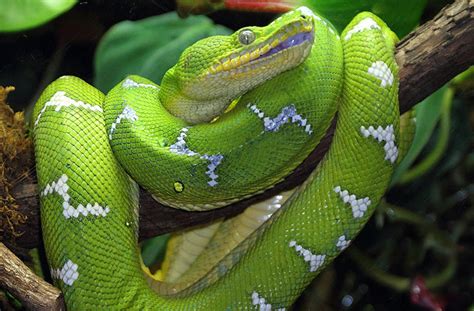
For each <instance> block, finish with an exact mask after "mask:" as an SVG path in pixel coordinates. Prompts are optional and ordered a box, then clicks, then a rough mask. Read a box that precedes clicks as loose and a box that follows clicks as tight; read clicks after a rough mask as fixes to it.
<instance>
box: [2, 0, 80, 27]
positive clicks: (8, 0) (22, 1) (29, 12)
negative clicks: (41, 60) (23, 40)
mask: <svg viewBox="0 0 474 311" xmlns="http://www.w3.org/2000/svg"><path fill="white" fill-rule="evenodd" d="M76 2H77V1H76V0H41V1H39V0H4V1H2V2H1V7H0V31H19V30H24V29H28V28H33V27H36V26H39V25H41V24H44V23H46V22H48V21H50V20H51V19H53V18H55V17H56V16H58V15H60V14H62V13H64V12H66V11H67V10H69V9H70V8H71V7H73V6H74V5H75V4H76Z"/></svg>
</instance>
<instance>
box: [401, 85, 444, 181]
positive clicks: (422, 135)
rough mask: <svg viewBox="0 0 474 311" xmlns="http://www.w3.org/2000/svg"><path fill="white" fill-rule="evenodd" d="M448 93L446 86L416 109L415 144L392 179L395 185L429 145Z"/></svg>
mask: <svg viewBox="0 0 474 311" xmlns="http://www.w3.org/2000/svg"><path fill="white" fill-rule="evenodd" d="M447 91H448V87H447V86H444V87H442V88H441V89H439V90H438V91H436V92H435V93H433V94H431V96H429V97H428V98H426V99H425V100H423V101H422V102H421V103H419V104H418V105H417V106H416V107H415V109H416V132H415V137H414V138H413V143H412V145H411V147H410V149H409V150H408V153H407V154H406V156H405V158H404V159H403V161H402V162H401V163H400V165H398V167H397V169H396V170H395V172H394V174H393V177H392V184H395V183H396V182H397V181H398V180H399V179H400V177H401V176H402V174H403V173H404V172H405V171H406V170H407V169H408V168H409V167H410V166H411V165H412V164H413V162H415V160H416V158H417V157H418V155H419V154H420V152H421V150H422V149H423V147H424V146H425V145H426V144H427V143H428V140H429V139H430V137H431V135H432V133H433V131H434V129H435V126H436V124H437V123H438V120H439V118H440V115H441V110H442V109H441V108H442V104H443V98H444V97H445V95H446V92H447Z"/></svg>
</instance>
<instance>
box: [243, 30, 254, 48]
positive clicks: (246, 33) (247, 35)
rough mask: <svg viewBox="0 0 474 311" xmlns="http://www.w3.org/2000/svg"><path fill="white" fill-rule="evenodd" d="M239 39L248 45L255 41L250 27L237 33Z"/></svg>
mask: <svg viewBox="0 0 474 311" xmlns="http://www.w3.org/2000/svg"><path fill="white" fill-rule="evenodd" d="M239 41H240V43H242V44H244V45H248V44H250V43H252V42H253V41H255V34H254V33H253V31H252V30H250V29H244V30H242V31H241V32H240V33H239Z"/></svg>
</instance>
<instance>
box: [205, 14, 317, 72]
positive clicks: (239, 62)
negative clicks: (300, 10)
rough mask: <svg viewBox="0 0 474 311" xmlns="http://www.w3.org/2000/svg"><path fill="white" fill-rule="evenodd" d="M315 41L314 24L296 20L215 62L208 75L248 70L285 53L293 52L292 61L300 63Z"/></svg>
mask: <svg viewBox="0 0 474 311" xmlns="http://www.w3.org/2000/svg"><path fill="white" fill-rule="evenodd" d="M313 41H314V31H313V24H312V23H311V22H309V21H304V22H294V23H291V24H289V25H287V26H285V27H283V28H282V29H281V30H279V31H277V32H276V33H275V34H274V35H272V36H271V38H270V39H268V40H266V41H265V42H263V43H261V44H259V45H258V46H257V47H255V48H253V49H250V50H249V49H247V50H243V51H242V52H240V53H233V54H231V55H230V56H229V57H224V58H222V59H220V60H219V61H218V62H217V63H215V64H214V65H213V66H212V67H211V68H210V69H209V70H208V72H207V74H208V75H215V74H219V73H222V74H226V73H227V74H229V73H231V72H235V71H240V72H242V71H248V70H251V69H253V68H254V67H256V66H258V65H257V63H260V62H263V61H270V60H271V59H275V58H280V57H279V56H283V55H282V54H284V53H289V52H290V51H292V50H293V51H294V50H296V51H298V50H301V51H302V53H293V54H294V55H292V56H293V57H291V58H294V59H293V60H292V61H294V62H295V63H299V62H301V61H302V60H304V59H305V58H306V57H307V56H308V55H309V51H310V50H311V46H312V44H313Z"/></svg>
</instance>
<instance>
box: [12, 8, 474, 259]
mask: <svg viewBox="0 0 474 311" xmlns="http://www.w3.org/2000/svg"><path fill="white" fill-rule="evenodd" d="M396 59H397V62H398V64H399V67H400V90H399V97H400V110H401V112H405V111H407V110H409V109H410V108H411V107H413V106H414V105H415V104H416V103H418V102H419V101H421V100H422V99H424V98H425V97H427V96H428V95H430V94H431V93H433V92H434V91H436V90H437V89H438V88H439V87H441V86H442V85H443V84H445V83H446V82H448V81H449V80H450V79H452V78H453V77H454V76H456V75H457V74H459V73H461V72H463V71H464V70H466V69H467V68H468V67H469V66H471V65H473V64H474V18H473V1H472V0H458V1H455V2H454V3H453V4H451V5H449V6H447V7H445V8H444V9H443V10H442V11H441V12H440V13H439V14H438V15H437V16H436V17H435V18H434V19H432V20H431V21H429V22H427V23H426V24H424V25H422V26H421V27H419V28H418V29H417V30H416V31H414V32H412V33H410V34H409V35H408V36H407V37H406V38H404V39H403V40H402V41H401V42H399V43H398V45H397V47H396ZM334 123H335V122H333V125H332V126H331V128H330V129H329V130H328V132H327V134H326V136H325V137H324V138H323V140H322V142H321V143H320V144H319V146H318V147H317V148H316V149H315V150H314V151H313V153H312V154H311V155H310V156H309V157H308V159H306V160H305V161H304V162H303V163H302V164H301V165H300V166H299V167H298V168H297V169H296V170H295V172H293V173H292V174H291V175H290V176H288V177H287V178H286V179H285V180H284V181H283V182H281V183H279V184H277V185H276V186H275V187H274V188H272V189H270V190H269V191H266V192H265V193H263V194H262V195H259V196H257V197H254V198H251V199H248V200H244V201H242V202H239V203H236V204H233V205H231V206H228V207H225V208H221V209H218V210H214V211H207V212H185V211H180V210H175V209H172V208H168V207H166V206H163V205H161V204H158V203H156V202H155V201H154V200H153V199H152V198H151V196H150V195H148V194H147V193H146V192H145V191H142V193H141V199H140V203H141V209H140V239H144V238H148V237H151V236H155V235H158V234H163V233H167V232H170V231H176V230H179V229H183V228H185V227H189V226H192V225H197V224H202V223H207V222H211V221H213V220H215V219H218V218H222V217H230V216H233V215H236V214H238V213H240V212H241V211H243V210H244V209H245V207H246V206H248V205H249V204H251V203H253V202H256V201H258V200H261V199H263V198H267V197H270V196H272V195H274V194H275V193H278V192H280V191H282V190H284V189H291V188H293V187H295V186H297V185H298V184H300V183H301V182H302V181H303V180H305V178H306V177H307V176H308V175H309V174H310V172H311V171H312V170H313V169H314V168H315V167H316V165H317V164H318V163H319V161H320V160H321V159H322V157H323V156H324V154H325V153H326V151H327V150H328V149H329V145H330V142H331V139H332V135H333V131H334ZM11 194H12V196H13V197H14V198H15V199H16V202H17V204H18V205H19V211H20V212H21V213H23V214H24V215H26V216H27V218H28V220H27V222H26V224H24V225H21V226H18V227H17V228H16V231H17V232H23V234H22V236H20V237H17V238H16V239H15V240H13V239H9V240H7V241H5V243H7V244H8V247H10V248H11V249H12V250H14V251H15V252H16V253H22V249H29V248H33V247H36V246H38V245H39V243H40V236H41V235H40V221H39V208H38V197H37V189H36V185H35V184H20V185H18V186H17V187H15V188H14V189H13V190H12V191H11Z"/></svg>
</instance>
